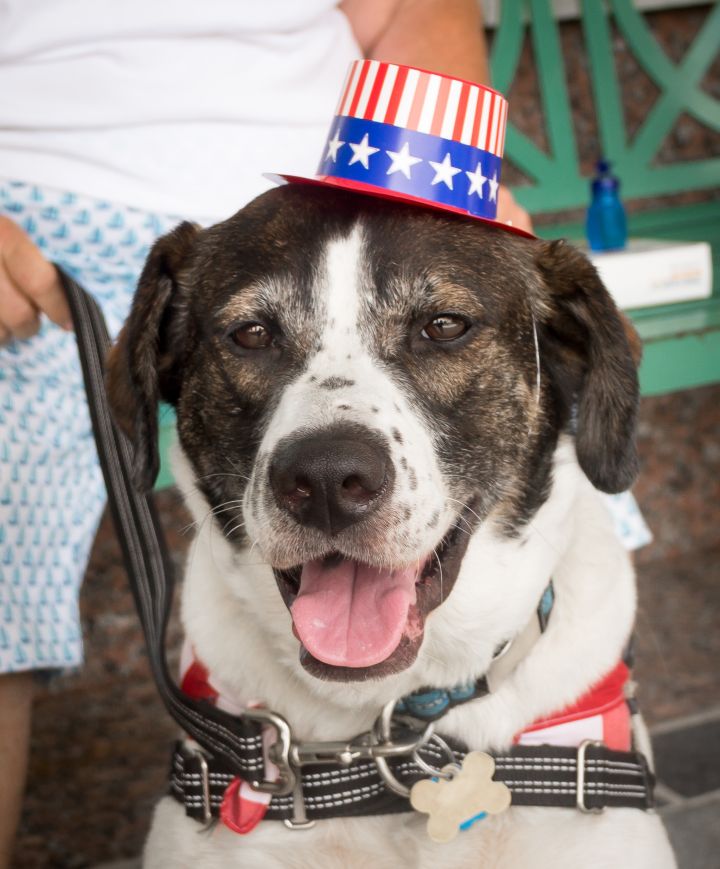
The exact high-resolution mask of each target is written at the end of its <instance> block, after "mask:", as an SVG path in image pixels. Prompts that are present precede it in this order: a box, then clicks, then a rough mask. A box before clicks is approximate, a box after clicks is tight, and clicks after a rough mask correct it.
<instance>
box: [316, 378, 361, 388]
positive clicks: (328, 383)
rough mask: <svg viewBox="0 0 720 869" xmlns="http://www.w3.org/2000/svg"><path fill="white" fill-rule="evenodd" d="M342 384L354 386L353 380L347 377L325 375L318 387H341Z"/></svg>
mask: <svg viewBox="0 0 720 869" xmlns="http://www.w3.org/2000/svg"><path fill="white" fill-rule="evenodd" d="M343 386H355V381H354V380H348V379H347V377H327V378H326V379H325V380H323V382H322V383H321V384H320V389H342V388H343Z"/></svg>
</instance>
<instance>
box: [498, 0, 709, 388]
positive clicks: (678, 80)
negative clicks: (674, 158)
mask: <svg viewBox="0 0 720 869" xmlns="http://www.w3.org/2000/svg"><path fill="white" fill-rule="evenodd" d="M579 5H580V11H581V21H582V32H583V36H584V42H585V47H586V51H587V68H588V75H589V77H590V80H591V83H592V92H593V102H594V110H595V116H596V119H597V126H598V130H599V138H600V150H601V152H602V153H603V154H604V155H605V156H606V157H607V158H609V159H610V160H612V162H613V170H614V172H615V173H616V174H617V175H618V176H619V177H620V178H621V179H622V194H623V198H624V199H626V200H636V201H637V200H647V199H654V198H655V197H661V196H668V195H672V194H677V193H685V192H687V191H701V190H713V191H716V193H717V192H720V158H718V157H714V158H710V159H704V160H697V161H686V162H678V163H673V164H671V165H654V163H653V161H654V158H655V156H656V154H657V152H658V149H659V148H660V145H661V144H662V142H663V140H664V138H665V136H666V135H667V133H668V132H669V131H670V130H671V129H672V127H673V125H674V123H675V122H676V121H677V119H678V118H679V117H680V115H681V114H683V113H687V114H688V115H689V116H690V117H692V118H693V119H695V120H696V121H698V122H700V123H701V124H702V125H703V126H704V127H706V128H708V129H710V130H712V131H714V132H716V133H717V132H720V103H719V102H718V101H717V100H714V99H713V98H712V97H711V96H710V95H709V94H707V93H706V92H704V91H703V90H702V89H701V88H700V82H701V81H702V79H703V76H704V75H705V73H706V72H707V70H708V68H709V66H710V64H711V63H712V62H713V61H714V60H715V59H716V57H717V54H718V48H719V47H720V4H715V5H714V8H712V10H711V11H710V13H709V15H708V17H707V18H706V20H705V22H704V24H703V26H702V28H701V29H700V31H699V32H698V33H697V35H696V36H695V39H694V41H693V43H692V45H691V46H690V48H689V49H688V51H687V52H686V53H685V56H684V58H683V60H682V61H681V62H680V63H678V64H675V63H673V62H672V61H671V60H670V59H669V58H668V57H667V55H666V54H665V52H664V51H663V49H662V48H661V47H660V45H658V43H657V41H656V40H655V38H654V37H653V35H652V33H651V31H650V30H649V28H648V26H647V23H646V21H645V19H644V17H643V15H642V14H641V13H640V12H639V11H638V10H637V9H636V8H635V4H634V3H633V2H632V0H605V2H603V0H582V2H581V3H580V4H579ZM500 6H501V9H502V14H501V17H500V21H499V24H498V28H497V31H496V33H495V34H494V39H493V45H492V57H491V66H492V73H493V83H494V85H495V86H496V87H497V88H498V89H499V90H500V91H502V92H503V93H506V94H507V93H509V91H510V87H511V85H512V81H513V78H514V77H515V74H516V70H517V68H518V62H519V60H520V55H521V51H522V46H523V40H524V37H525V34H526V32H527V28H529V29H530V34H531V38H532V47H533V53H534V57H535V63H536V72H537V79H538V86H539V91H540V95H541V100H542V110H543V116H544V119H545V127H546V135H547V140H548V144H549V153H545V152H544V151H542V150H541V149H540V148H538V147H537V145H536V144H535V143H534V142H532V141H531V140H530V139H529V138H528V137H527V136H524V135H522V134H521V133H520V132H519V131H518V130H517V129H516V128H515V127H513V125H512V124H510V126H509V128H508V133H507V139H506V143H505V152H506V157H507V158H508V159H509V160H510V161H511V162H512V163H513V164H514V165H515V166H517V167H518V168H519V169H520V170H521V171H522V173H523V174H524V175H525V176H526V177H528V178H529V179H530V180H531V181H532V183H531V184H530V185H528V186H516V187H514V188H513V192H514V194H515V196H516V198H517V199H518V201H519V202H521V203H522V204H523V205H524V206H525V207H526V208H527V209H528V210H529V211H530V212H531V213H532V214H543V215H547V214H548V213H552V212H562V211H565V210H568V209H578V208H584V207H585V206H586V204H587V201H588V196H589V192H588V179H587V178H585V177H582V175H581V173H580V166H579V159H578V151H577V143H576V133H575V127H574V125H573V117H572V110H571V106H570V99H569V95H568V89H567V85H566V74H565V60H564V58H563V55H562V51H561V47H560V33H559V26H560V25H559V24H558V21H557V20H556V18H555V16H554V14H553V8H552V7H553V3H552V0H502V3H501V4H500ZM611 23H613V24H614V26H615V27H616V28H617V30H618V31H619V33H620V34H621V35H622V37H623V38H624V40H625V42H626V44H627V46H628V47H629V49H630V50H631V51H632V54H633V56H634V57H635V59H636V61H637V62H638V64H639V65H640V67H641V68H642V69H643V71H644V73H645V74H646V75H647V76H649V78H650V79H651V80H652V81H653V83H654V84H655V86H656V87H657V88H658V90H659V92H660V93H659V96H658V97H657V99H656V100H655V102H654V104H653V105H652V108H651V109H650V111H649V112H648V114H647V117H646V118H645V119H644V121H643V123H642V125H641V127H640V129H639V130H638V131H637V132H636V134H635V135H634V136H633V138H632V141H629V137H628V134H627V131H626V128H625V123H624V118H623V105H622V98H621V85H620V82H619V81H618V75H617V71H616V67H615V63H614V60H613V44H612V30H611ZM511 105H512V100H511ZM511 117H512V110H511ZM628 223H629V231H630V234H631V235H634V236H639V237H643V236H644V237H654V238H665V239H675V240H679V241H707V242H709V243H710V245H711V247H712V257H713V274H714V285H713V295H712V296H711V298H709V299H705V300H702V301H697V302H684V303H678V304H674V305H664V306H662V307H655V308H652V307H651V308H642V309H638V310H634V311H629V312H628V313H629V314H630V317H631V318H632V320H633V322H634V323H635V326H636V328H637V329H638V331H639V333H640V336H641V337H642V339H643V342H644V346H645V350H644V357H643V362H642V366H641V369H640V382H641V386H642V391H643V395H658V394H661V393H666V392H672V391H674V390H678V389H686V388H689V387H693V386H701V385H704V384H709V383H715V382H718V381H720V198H716V199H715V201H714V202H704V203H701V204H696V205H684V206H673V207H671V208H663V209H653V210H650V211H643V212H641V213H638V214H631V215H630V218H629V221H628ZM537 231H538V234H539V235H541V236H544V237H547V238H557V237H565V238H569V239H582V238H583V237H584V227H583V224H582V223H581V222H574V223H553V224H552V225H542V226H539V227H538V230H537Z"/></svg>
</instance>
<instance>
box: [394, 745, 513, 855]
mask: <svg viewBox="0 0 720 869" xmlns="http://www.w3.org/2000/svg"><path fill="white" fill-rule="evenodd" d="M442 772H444V773H449V774H450V775H451V778H449V779H437V780H436V781H432V780H431V779H423V780H422V781H419V782H416V783H415V784H414V785H413V786H412V788H411V790H410V804H411V805H412V807H413V808H414V809H416V810H417V811H418V812H424V813H426V814H427V815H429V817H428V822H427V831H428V835H429V836H430V838H431V839H432V840H433V842H450V841H451V840H452V839H454V838H455V836H457V834H458V831H459V830H460V824H462V823H463V822H464V821H467V820H468V818H472V817H474V816H475V815H477V814H479V813H481V812H487V813H488V814H491V815H495V814H497V813H498V812H503V811H505V809H506V808H507V807H508V806H509V805H510V800H511V797H512V795H511V793H510V790H509V789H508V787H507V785H504V784H503V783H502V782H496V781H493V778H492V777H493V773H494V772H495V761H494V760H493V759H492V757H490V755H489V754H485V752H484V751H471V752H470V753H469V754H468V755H466V756H465V760H463V762H462V766H461V767H460V769H458V768H457V767H456V766H453V765H452V764H451V765H450V766H446V767H444V768H443V770H442ZM453 773H454V774H453Z"/></svg>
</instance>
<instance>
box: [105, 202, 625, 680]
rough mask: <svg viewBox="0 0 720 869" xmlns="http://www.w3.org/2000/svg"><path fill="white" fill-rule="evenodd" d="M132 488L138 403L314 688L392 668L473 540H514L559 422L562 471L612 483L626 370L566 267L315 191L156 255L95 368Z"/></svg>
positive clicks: (551, 247) (147, 468) (147, 470)
mask: <svg viewBox="0 0 720 869" xmlns="http://www.w3.org/2000/svg"><path fill="white" fill-rule="evenodd" d="M109 388H110V395H111V402H112V404H113V407H114V410H115V413H116V417H117V418H118V420H119V421H120V423H121V425H122V426H123V428H124V429H125V430H126V432H127V433H128V434H129V435H130V436H131V437H132V438H133V439H134V441H135V444H136V457H137V462H138V473H139V476H140V479H141V481H142V482H143V484H144V485H146V486H149V485H151V483H152V480H153V479H154V476H155V474H156V470H157V447H156V425H157V424H156V412H157V402H158V400H159V398H163V399H165V400H167V401H169V402H170V403H172V404H173V405H175V407H176V409H177V419H178V432H179V439H180V443H181V446H182V448H183V450H184V452H185V454H186V456H187V458H188V459H189V461H190V463H191V465H192V468H193V470H194V474H195V476H196V480H197V486H198V487H199V489H200V491H201V492H202V493H203V494H204V496H205V498H206V500H207V502H208V505H209V507H210V508H211V509H213V510H214V511H216V516H217V521H218V522H219V526H220V527H221V528H222V531H223V533H224V534H225V536H226V537H227V539H228V541H229V542H230V544H231V545H232V546H235V547H237V548H238V549H245V548H247V547H248V546H254V547H256V550H259V552H260V553H261V554H262V557H263V558H264V559H265V561H266V562H267V563H268V564H269V565H271V566H272V568H273V575H274V577H275V581H276V582H277V586H278V593H279V594H280V595H281V596H282V598H283V600H284V601H285V603H286V604H287V606H288V607H289V609H290V612H291V614H292V619H293V626H294V632H295V634H296V636H297V637H298V638H299V640H300V641H301V660H302V662H303V665H304V666H305V668H306V669H307V670H309V671H310V672H311V673H313V674H314V675H316V676H318V677H321V678H334V679H367V678H368V677H382V676H384V675H388V674H390V673H394V672H397V671H399V670H401V669H403V668H405V667H407V666H409V664H411V663H412V661H413V660H414V659H415V657H416V655H417V652H418V649H419V648H420V646H421V644H422V641H423V630H424V625H425V620H426V618H427V617H428V615H429V614H430V613H431V612H432V611H433V610H434V609H435V608H436V607H438V606H439V605H440V604H441V603H442V602H443V600H444V599H446V598H447V597H448V596H449V595H450V594H451V592H452V586H453V583H454V581H455V579H456V577H457V574H458V570H459V568H460V565H461V563H462V559H463V555H464V553H465V549H466V547H467V543H468V540H469V539H470V536H471V535H472V533H473V532H474V531H475V529H476V528H477V526H478V525H479V524H480V523H486V522H492V523H494V525H495V526H496V528H497V533H498V534H502V535H507V536H519V535H522V532H523V528H524V527H525V524H526V523H527V522H528V521H529V519H530V518H531V517H532V516H533V514H534V512H535V511H536V510H537V509H538V507H539V506H540V505H541V504H542V502H543V500H544V499H545V498H546V497H547V492H548V488H549V485H550V482H551V480H550V475H551V462H552V456H553V452H554V449H555V446H556V443H557V438H558V435H559V434H560V433H561V432H562V431H563V430H565V429H566V428H567V426H568V424H569V420H570V414H571V410H572V408H573V406H574V405H576V406H577V435H576V447H577V453H578V459H579V461H580V464H581V467H582V468H583V470H584V471H585V472H586V474H587V475H588V476H589V478H590V479H591V481H592V482H593V483H594V484H595V485H597V486H598V487H599V488H601V489H604V490H606V491H619V490H621V489H623V488H624V487H626V486H627V485H629V483H630V482H631V480H632V478H633V476H634V472H635V465H636V457H635V452H634V446H633V430H634V420H635V412H636V405H637V378H636V375H635V367H634V364H633V361H632V358H631V355H630V351H629V348H628V345H627V342H626V339H625V335H624V332H623V328H622V325H621V322H620V320H619V317H618V314H617V311H616V310H615V308H614V306H613V305H612V303H611V302H610V300H609V298H608V296H607V293H606V292H605V290H604V288H603V287H602V285H601V284H600V282H599V280H598V279H597V276H596V274H595V272H594V270H593V269H592V267H591V266H590V265H589V263H588V262H587V261H586V260H585V259H584V258H583V257H582V256H581V255H580V254H578V253H577V252H576V251H574V250H573V249H572V248H570V247H569V246H567V245H562V244H557V243H553V244H545V243H542V242H539V241H535V240H528V239H524V238H519V237H517V236H513V235H511V234H509V233H506V232H502V231H500V230H497V229H494V228H492V227H487V226H483V225H482V224H480V223H478V222H476V221H470V220H463V219H456V218H453V217H449V216H443V215H441V214H436V213H433V212H428V211H425V210H422V209H418V208H413V207H409V206H401V205H397V204H391V203H388V202H384V201H381V200H373V199H368V198H365V197H361V196H357V195H349V194H343V193H340V192H334V191H330V190H325V189H315V188H301V187H286V188H280V189H277V190H274V191H272V192H270V193H267V194H265V195H263V196H261V197H259V198H258V199H256V200H255V201H254V202H252V203H251V204H250V205H248V206H247V207H246V208H245V209H243V210H242V211H240V212H239V213H238V214H236V215H235V216H234V217H232V218H231V219H230V220H228V221H226V222H224V223H222V224H219V225H217V226H215V227H212V228H210V229H207V230H202V231H200V230H197V229H196V228H194V227H192V226H190V225H189V224H183V225H181V226H180V227H178V228H177V229H176V230H175V231H174V232H173V233H171V234H170V235H168V236H166V237H165V238H163V239H161V240H160V241H159V242H158V243H157V244H156V246H155V248H154V249H153V252H152V253H151V255H150V258H149V260H148V263H147V265H146V268H145V271H144V273H143V276H142V278H141V280H140V287H139V290H138V294H137V296H136V300H135V303H134V306H133V310H132V312H131V315H130V318H129V320H128V323H127V324H126V326H125V328H124V330H123V332H122V333H121V336H120V339H119V342H118V344H117V346H116V348H115V350H114V351H113V354H112V355H111V359H110V362H109Z"/></svg>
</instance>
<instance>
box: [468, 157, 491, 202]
mask: <svg viewBox="0 0 720 869" xmlns="http://www.w3.org/2000/svg"><path fill="white" fill-rule="evenodd" d="M465 174H466V175H467V177H468V178H469V179H470V189H469V190H468V196H470V194H472V193H477V195H478V196H479V197H480V199H482V198H483V186H484V185H485V182H486V181H487V180H488V179H487V178H486V177H485V176H484V175H483V173H482V166H481V165H480V163H478V164H477V166H476V167H475V171H474V172H465Z"/></svg>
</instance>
